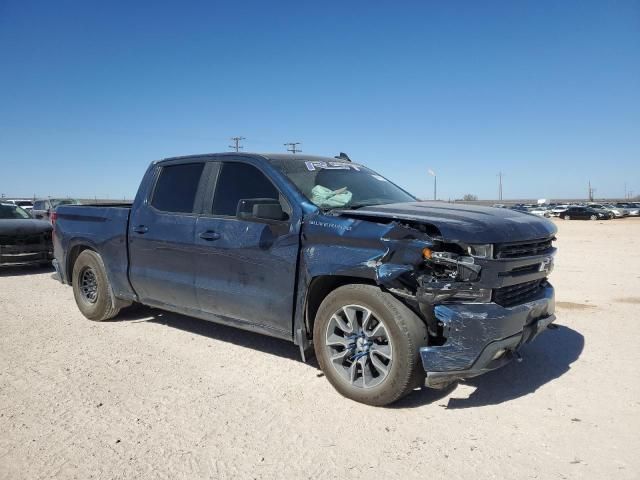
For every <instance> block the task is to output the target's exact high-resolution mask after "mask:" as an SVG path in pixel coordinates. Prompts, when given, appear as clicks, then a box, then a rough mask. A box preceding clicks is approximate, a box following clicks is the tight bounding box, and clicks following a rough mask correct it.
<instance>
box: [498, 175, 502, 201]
mask: <svg viewBox="0 0 640 480" xmlns="http://www.w3.org/2000/svg"><path fill="white" fill-rule="evenodd" d="M498 200H500V201H502V172H498Z"/></svg>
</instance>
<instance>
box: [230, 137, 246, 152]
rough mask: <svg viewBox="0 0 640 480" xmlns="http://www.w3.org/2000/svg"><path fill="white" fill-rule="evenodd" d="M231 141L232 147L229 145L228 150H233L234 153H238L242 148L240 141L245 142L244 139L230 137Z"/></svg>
mask: <svg viewBox="0 0 640 480" xmlns="http://www.w3.org/2000/svg"><path fill="white" fill-rule="evenodd" d="M231 140H233V142H234V145H229V148H233V149H234V150H235V151H236V152H239V151H240V150H241V149H242V148H244V147H243V146H242V145H240V142H241V141H242V140H246V138H244V137H231Z"/></svg>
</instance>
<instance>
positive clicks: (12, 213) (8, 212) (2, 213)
mask: <svg viewBox="0 0 640 480" xmlns="http://www.w3.org/2000/svg"><path fill="white" fill-rule="evenodd" d="M22 218H31V215H29V214H28V213H27V212H26V211H24V210H23V209H21V208H20V207H18V206H17V205H0V219H5V220H6V219H14V220H15V219H22Z"/></svg>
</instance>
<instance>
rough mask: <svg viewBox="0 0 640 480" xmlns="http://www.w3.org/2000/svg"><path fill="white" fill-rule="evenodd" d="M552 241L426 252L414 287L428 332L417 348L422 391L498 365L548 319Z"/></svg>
mask: <svg viewBox="0 0 640 480" xmlns="http://www.w3.org/2000/svg"><path fill="white" fill-rule="evenodd" d="M552 241H553V237H549V238H545V239H537V240H533V241H527V242H516V243H504V244H495V245H494V244H489V245H481V246H474V245H465V244H460V243H459V244H443V245H440V248H441V249H442V251H432V252H427V254H426V255H425V257H428V258H426V261H425V264H426V265H425V269H424V273H423V274H422V275H420V276H418V277H417V282H418V287H417V290H416V299H417V302H418V304H419V308H420V311H421V312H422V314H423V315H424V318H425V319H426V321H427V324H428V326H429V332H430V345H428V346H426V347H423V348H422V349H421V351H420V355H421V358H422V364H423V367H424V370H425V372H426V376H427V378H426V385H427V386H430V387H441V386H444V385H446V384H448V383H451V382H453V381H456V380H459V379H463V378H469V377H473V376H477V375H480V374H482V373H484V372H487V371H489V370H493V369H495V368H499V367H501V366H502V365H504V364H505V363H507V362H508V361H510V360H511V359H512V358H514V356H517V355H518V353H517V352H518V349H519V348H520V346H521V345H522V344H524V343H527V342H530V341H531V340H533V339H534V338H535V337H536V336H537V335H538V334H539V333H540V332H541V331H542V330H543V329H544V328H546V327H547V326H548V325H549V324H550V323H551V322H553V321H554V320H555V315H554V310H555V301H554V291H553V287H552V286H551V284H549V282H548V281H547V276H548V275H549V273H550V272H551V270H552V269H553V257H554V255H555V248H553V246H552ZM434 248H438V247H437V246H436V247H434ZM429 253H430V255H429Z"/></svg>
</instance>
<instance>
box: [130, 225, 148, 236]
mask: <svg viewBox="0 0 640 480" xmlns="http://www.w3.org/2000/svg"><path fill="white" fill-rule="evenodd" d="M133 231H134V232H136V233H139V234H141V235H143V234H145V233H147V232H148V231H149V227H147V226H145V225H138V226H137V227H133Z"/></svg>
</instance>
